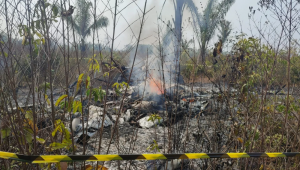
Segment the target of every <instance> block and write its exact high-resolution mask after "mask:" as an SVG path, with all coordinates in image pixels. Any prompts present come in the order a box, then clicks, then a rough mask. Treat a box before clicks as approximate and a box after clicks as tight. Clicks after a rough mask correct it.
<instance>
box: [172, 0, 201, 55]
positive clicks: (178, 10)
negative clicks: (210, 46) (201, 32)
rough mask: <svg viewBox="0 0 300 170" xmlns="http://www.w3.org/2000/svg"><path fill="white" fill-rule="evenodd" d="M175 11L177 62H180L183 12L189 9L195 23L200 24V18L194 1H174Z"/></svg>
mask: <svg viewBox="0 0 300 170" xmlns="http://www.w3.org/2000/svg"><path fill="white" fill-rule="evenodd" d="M173 5H174V10H175V18H173V24H174V27H175V28H174V34H175V35H174V36H175V41H174V42H175V57H176V58H175V60H177V61H179V57H180V48H181V43H182V29H181V26H182V17H183V11H184V10H185V8H187V9H189V10H190V12H191V14H192V16H193V17H192V18H193V20H194V22H200V20H199V16H198V10H197V7H196V6H195V3H194V2H193V0H173Z"/></svg>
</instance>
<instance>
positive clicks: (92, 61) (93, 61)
mask: <svg viewBox="0 0 300 170" xmlns="http://www.w3.org/2000/svg"><path fill="white" fill-rule="evenodd" d="M95 57H96V54H95V55H94V56H93V57H92V58H90V59H89V62H88V63H90V66H89V71H92V70H93V71H98V72H99V71H100V65H99V62H98V60H97V59H95Z"/></svg>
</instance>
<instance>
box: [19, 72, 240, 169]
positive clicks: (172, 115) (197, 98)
mask: <svg viewBox="0 0 300 170" xmlns="http://www.w3.org/2000/svg"><path fill="white" fill-rule="evenodd" d="M120 69H121V70H122V71H123V74H121V73H119V74H116V75H115V76H114V78H113V81H112V82H119V83H121V82H124V81H126V79H127V78H126V77H125V76H129V74H130V68H126V67H120ZM136 69H137V70H135V71H136V72H142V70H139V69H142V67H138V68H136ZM134 76H137V77H141V76H139V75H138V74H135V75H134ZM179 76H180V75H179ZM124 77H125V78H124ZM133 79H134V80H137V78H136V77H133ZM95 80H96V81H98V82H101V83H102V84H101V85H102V86H104V84H105V83H106V82H105V81H104V80H101V79H100V78H95ZM177 80H178V81H177V83H171V81H168V83H166V84H165V85H164V84H163V81H161V80H160V79H159V78H155V77H154V76H151V75H149V76H147V77H146V78H144V79H143V81H140V83H138V82H139V81H131V82H130V83H129V86H128V89H127V91H126V93H125V88H123V89H120V91H117V92H116V90H115V89H114V88H112V85H109V86H108V87H109V88H108V93H107V98H106V103H104V102H103V101H102V102H99V101H97V102H95V101H94V100H89V99H88V97H87V96H86V89H85V88H84V87H85V85H81V88H80V90H79V91H77V94H73V93H74V92H75V90H74V88H76V85H77V82H76V81H75V82H74V83H72V84H71V85H70V87H69V94H71V95H72V96H75V98H74V100H78V101H82V102H81V103H82V108H83V113H80V112H75V113H72V117H71V120H70V117H69V115H68V114H65V116H64V117H57V119H61V120H62V121H63V122H64V124H65V126H66V127H67V128H69V131H70V132H71V129H72V131H73V134H72V136H73V138H74V143H75V145H76V154H77V155H80V154H82V152H83V150H85V154H86V155H93V154H99V153H98V150H99V146H98V143H99V138H100V137H99V136H100V131H101V128H102V126H103V131H102V132H101V133H102V142H101V143H102V144H101V152H100V153H101V154H106V151H107V150H106V149H107V148H108V147H109V148H110V149H109V152H108V154H140V153H156V152H161V151H163V152H165V153H167V152H169V151H170V150H172V152H173V153H175V152H178V153H183V152H185V153H193V152H198V153H199V152H201V153H210V152H227V151H228V148H229V146H227V145H228V143H229V139H230V134H231V133H230V132H231V131H232V126H234V124H237V123H241V122H239V120H236V119H234V118H232V117H230V115H229V114H228V109H236V108H228V107H227V106H226V104H224V103H225V102H222V101H219V96H220V94H221V91H220V89H218V88H216V87H215V86H213V85H212V84H201V85H195V86H188V85H186V84H185V83H184V81H183V78H182V77H179V78H177ZM98 85H99V84H98ZM98 85H95V86H98ZM163 85H164V86H165V90H163ZM124 87H125V86H124ZM103 89H105V88H103ZM228 90H230V92H231V93H238V92H237V91H236V90H234V89H232V88H231V89H230V88H229V89H228ZM62 94H63V92H62V90H56V91H55V93H54V97H55V99H56V100H57V99H58V98H59V96H61V95H62ZM121 105H122V107H121ZM31 106H32V105H30V104H28V103H27V104H26V106H24V108H27V109H30V107H31ZM104 106H106V108H105V109H104ZM19 107H22V106H19ZM48 109H49V110H48V111H47V112H48V113H47V114H44V115H43V116H42V117H38V120H37V122H38V124H37V127H38V129H39V131H40V130H43V129H46V128H49V127H50V126H52V121H51V118H50V115H51V109H50V108H48ZM56 110H57V112H58V113H63V110H62V109H61V108H60V107H57V108H56ZM153 114H155V116H157V117H159V119H153ZM58 115H63V114H58ZM70 122H71V123H70ZM102 122H103V125H102ZM116 123H117V126H116V127H117V128H116V129H117V130H115V129H114V128H115V125H116ZM82 125H83V126H82ZM114 130H115V132H113V131H114ZM113 133H114V136H113V137H112V134H113ZM170 136H172V137H170ZM111 139H112V140H111ZM84 146H85V149H84ZM40 154H41V155H42V154H46V152H45V151H44V150H41V151H40ZM62 154H71V153H69V151H67V150H65V151H63V153H62ZM219 161H220V164H219V165H220V168H221V169H222V168H226V167H233V162H231V160H225V159H221V160H219ZM87 164H88V163H87ZM166 164H168V166H166ZM104 165H105V167H107V168H109V169H118V168H119V167H121V169H124V168H125V167H126V166H127V164H126V163H125V161H123V162H121V163H119V164H118V162H115V161H111V162H105V164H104ZM182 165H185V166H186V168H185V169H189V168H190V169H197V167H203V168H205V167H208V166H209V162H207V161H205V160H192V161H191V160H173V161H167V160H166V161H161V160H154V161H146V162H145V161H132V162H131V166H132V168H134V169H165V167H169V168H168V169H170V168H171V167H172V168H174V169H176V168H179V169H180V168H181V166H182ZM191 167H195V168H191Z"/></svg>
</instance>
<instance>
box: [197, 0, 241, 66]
mask: <svg viewBox="0 0 300 170" xmlns="http://www.w3.org/2000/svg"><path fill="white" fill-rule="evenodd" d="M234 2H235V0H223V1H222V2H220V3H218V4H217V3H216V0H209V1H208V3H207V6H206V8H205V9H204V12H203V14H199V17H200V22H198V25H197V27H198V28H199V29H200V31H199V33H200V34H199V35H198V39H200V43H201V44H200V50H201V51H200V52H201V57H202V62H204V57H205V52H206V48H207V45H208V43H209V41H210V40H211V38H212V37H213V36H214V35H215V31H216V29H217V28H218V25H220V23H221V21H223V20H224V17H225V15H226V14H227V12H228V11H229V9H230V7H231V6H232V5H233V3H234ZM223 42H224V41H223Z"/></svg>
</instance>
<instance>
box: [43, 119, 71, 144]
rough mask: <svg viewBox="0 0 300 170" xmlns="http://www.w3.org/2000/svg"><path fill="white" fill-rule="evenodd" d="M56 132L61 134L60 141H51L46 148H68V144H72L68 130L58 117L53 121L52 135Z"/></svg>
mask: <svg viewBox="0 0 300 170" xmlns="http://www.w3.org/2000/svg"><path fill="white" fill-rule="evenodd" d="M57 132H60V135H62V136H63V141H62V143H59V142H53V143H51V144H50V145H49V147H48V148H49V149H50V150H57V149H62V148H66V149H69V148H70V145H71V144H72V141H71V139H70V132H69V130H68V129H67V128H66V127H65V125H64V123H63V122H62V121H61V120H60V119H59V120H56V121H55V129H54V130H53V131H52V136H53V137H54V136H56V135H58V133H57Z"/></svg>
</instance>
